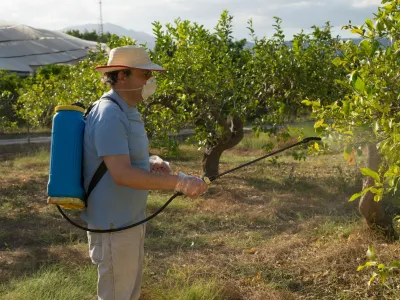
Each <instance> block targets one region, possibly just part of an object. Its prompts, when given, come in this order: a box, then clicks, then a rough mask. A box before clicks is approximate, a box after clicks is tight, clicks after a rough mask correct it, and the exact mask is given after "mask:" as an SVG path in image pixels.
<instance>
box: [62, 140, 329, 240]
mask: <svg viewBox="0 0 400 300" xmlns="http://www.w3.org/2000/svg"><path fill="white" fill-rule="evenodd" d="M320 140H321V138H319V137H308V138H305V139H303V140H301V141H300V142H298V143H295V144H293V145H290V146H287V147H283V148H281V149H278V150H276V151H273V152H270V153H268V154H266V155H264V156H262V157H259V158H257V159H255V160H252V161H250V162H248V163H245V164H243V165H240V166H238V167H236V168H233V169H230V170H228V171H226V172H223V173H221V174H219V175H216V176H212V177H210V178H204V181H206V183H207V184H209V183H211V182H212V181H214V180H216V179H217V178H219V177H221V176H224V175H226V174H229V173H232V172H234V171H236V170H239V169H241V168H244V167H247V166H248V165H251V164H253V163H255V162H258V161H260V160H262V159H264V158H267V157H269V156H273V155H275V154H278V153H280V152H283V151H285V150H288V149H290V148H293V147H296V146H298V145H301V144H306V143H308V142H311V141H320ZM182 195H183V194H182V193H179V192H178V193H175V194H174V195H173V196H172V197H171V198H169V200H168V201H167V202H166V203H165V204H164V205H163V206H162V207H161V208H159V209H158V210H157V211H156V212H155V213H154V214H152V215H151V216H149V217H147V218H146V219H143V220H141V221H139V222H136V223H134V224H131V225H128V226H124V227H120V228H115V229H90V228H87V227H84V226H81V225H79V224H77V223H75V222H74V221H72V220H71V219H70V218H69V217H68V216H67V215H66V214H65V212H64V211H63V210H62V208H61V207H60V206H58V205H57V208H58V210H59V212H60V213H61V215H62V216H63V217H64V218H65V219H66V220H67V221H68V222H69V223H70V224H72V225H73V226H75V227H77V228H79V229H82V230H85V231H90V232H97V233H106V232H108V233H110V232H118V231H122V230H126V229H129V228H133V227H136V226H138V225H140V224H143V223H146V222H147V221H149V220H151V219H153V218H154V217H155V216H157V215H158V214H159V213H161V212H162V211H163V210H164V209H165V208H166V207H167V206H168V205H169V204H170V203H171V202H172V200H174V199H175V198H176V197H178V196H182Z"/></svg>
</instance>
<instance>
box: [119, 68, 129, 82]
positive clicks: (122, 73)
mask: <svg viewBox="0 0 400 300" xmlns="http://www.w3.org/2000/svg"><path fill="white" fill-rule="evenodd" d="M126 78H127V76H126V74H125V72H124V71H122V70H121V71H119V72H118V81H120V82H122V83H124V82H125V80H126Z"/></svg>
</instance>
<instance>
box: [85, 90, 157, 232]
mask: <svg viewBox="0 0 400 300" xmlns="http://www.w3.org/2000/svg"><path fill="white" fill-rule="evenodd" d="M106 95H107V96H110V97H111V98H113V99H114V100H116V101H117V102H118V104H119V105H120V106H121V108H122V111H121V109H120V108H119V107H118V105H116V104H115V103H113V102H112V101H109V100H106V99H103V100H102V99H100V100H98V101H97V102H96V105H95V106H94V107H93V109H92V110H91V111H90V113H89V115H88V118H87V119H86V126H85V133H84V141H83V178H84V187H85V189H86V190H88V187H89V183H90V180H91V179H92V177H93V175H94V173H95V172H96V170H97V168H98V166H99V165H100V163H101V162H102V161H103V158H102V157H103V156H108V155H119V154H127V155H129V157H130V159H131V165H132V166H133V167H136V168H140V169H143V170H146V171H149V169H150V165H149V152H148V146H149V145H148V144H149V143H148V139H147V134H146V131H145V128H144V123H143V121H142V119H141V117H140V114H139V111H138V110H137V108H136V107H131V106H129V105H128V104H127V103H126V102H125V101H124V100H123V99H122V98H121V97H119V96H118V94H117V93H116V92H115V91H113V90H111V91H109V92H107V93H105V94H104V95H103V97H104V96H106ZM133 180H134V179H133ZM147 197H148V191H147V190H145V191H144V190H135V189H133V188H130V187H126V186H121V185H117V184H116V183H115V182H114V180H113V179H112V177H111V175H110V172H108V171H107V172H106V173H105V174H104V176H103V178H102V179H101V180H100V182H99V183H98V184H97V186H96V187H95V188H94V189H93V191H92V193H91V194H90V197H89V199H88V207H87V208H85V209H84V211H83V213H82V215H81V217H82V219H83V220H85V221H86V222H87V223H88V226H89V227H90V228H100V229H110V228H118V227H121V226H126V225H130V224H132V223H134V222H138V221H140V220H143V219H144V218H145V217H146V203H147Z"/></svg>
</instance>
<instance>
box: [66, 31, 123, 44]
mask: <svg viewBox="0 0 400 300" xmlns="http://www.w3.org/2000/svg"><path fill="white" fill-rule="evenodd" d="M64 33H66V34H69V35H72V36H74V37H77V38H80V39H83V40H87V41H94V42H99V43H108V42H109V41H110V40H111V38H112V36H114V35H115V34H111V33H110V32H105V33H103V34H102V35H100V34H98V33H97V32H96V30H92V31H88V30H87V29H85V31H83V32H80V31H79V30H77V29H71V30H66V31H65V32H64Z"/></svg>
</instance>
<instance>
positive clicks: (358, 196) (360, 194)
mask: <svg viewBox="0 0 400 300" xmlns="http://www.w3.org/2000/svg"><path fill="white" fill-rule="evenodd" d="M362 195H363V194H362V193H355V194H354V195H353V196H351V198H350V199H349V202H352V201H354V200H356V199H357V198H360V197H361V196H362Z"/></svg>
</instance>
